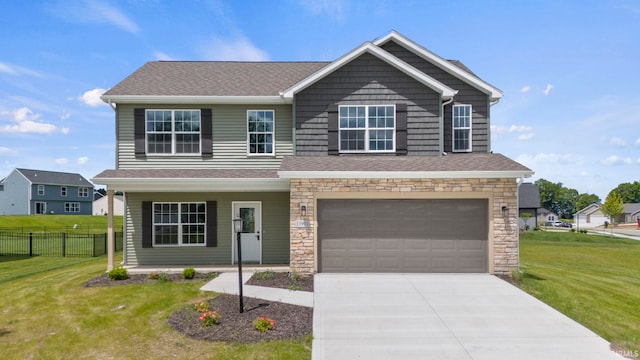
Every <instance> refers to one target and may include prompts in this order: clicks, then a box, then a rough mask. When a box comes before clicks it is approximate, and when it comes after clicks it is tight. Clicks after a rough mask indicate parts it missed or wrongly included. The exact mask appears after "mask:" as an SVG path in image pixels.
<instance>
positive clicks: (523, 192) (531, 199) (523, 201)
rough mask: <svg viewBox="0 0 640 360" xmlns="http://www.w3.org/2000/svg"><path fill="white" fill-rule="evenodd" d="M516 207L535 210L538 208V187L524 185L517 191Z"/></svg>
mask: <svg viewBox="0 0 640 360" xmlns="http://www.w3.org/2000/svg"><path fill="white" fill-rule="evenodd" d="M518 207H519V208H528V209H537V208H539V207H540V190H539V189H538V185H536V184H531V183H524V184H522V185H520V188H519V189H518Z"/></svg>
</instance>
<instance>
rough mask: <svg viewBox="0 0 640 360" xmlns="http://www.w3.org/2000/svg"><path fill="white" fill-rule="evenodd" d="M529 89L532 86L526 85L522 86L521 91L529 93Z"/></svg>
mask: <svg viewBox="0 0 640 360" xmlns="http://www.w3.org/2000/svg"><path fill="white" fill-rule="evenodd" d="M529 90H531V86H529V85H525V86H523V87H522V89H520V92H523V93H527V92H529Z"/></svg>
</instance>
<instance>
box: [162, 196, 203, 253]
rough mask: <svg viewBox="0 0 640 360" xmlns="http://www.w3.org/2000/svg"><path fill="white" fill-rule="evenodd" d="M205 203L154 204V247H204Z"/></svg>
mask: <svg viewBox="0 0 640 360" xmlns="http://www.w3.org/2000/svg"><path fill="white" fill-rule="evenodd" d="M205 229H206V203H204V202H198V203H154V204H153V244H154V246H189V245H202V246H204V245H205Z"/></svg>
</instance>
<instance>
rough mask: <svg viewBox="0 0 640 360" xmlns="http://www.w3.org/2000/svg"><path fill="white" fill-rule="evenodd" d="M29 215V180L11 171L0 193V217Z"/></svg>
mask: <svg viewBox="0 0 640 360" xmlns="http://www.w3.org/2000/svg"><path fill="white" fill-rule="evenodd" d="M28 214H29V180H27V179H26V178H25V177H24V176H22V175H21V174H20V173H18V172H17V171H15V170H14V171H12V172H11V173H10V174H9V175H8V176H7V177H6V179H5V181H4V188H3V191H0V215H28Z"/></svg>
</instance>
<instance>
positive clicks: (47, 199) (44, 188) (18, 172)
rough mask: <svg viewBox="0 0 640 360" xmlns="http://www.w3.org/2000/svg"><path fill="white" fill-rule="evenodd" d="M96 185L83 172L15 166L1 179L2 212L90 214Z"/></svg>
mask: <svg viewBox="0 0 640 360" xmlns="http://www.w3.org/2000/svg"><path fill="white" fill-rule="evenodd" d="M92 203H93V184H91V183H90V182H89V181H88V180H87V179H85V178H84V177H82V175H80V174H74V173H63V172H55V171H43V170H29V169H15V170H13V171H12V172H11V173H10V174H9V175H8V176H7V177H6V178H4V179H2V180H0V215H33V214H62V215H64V214H69V215H91V210H92V208H91V206H92Z"/></svg>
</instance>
